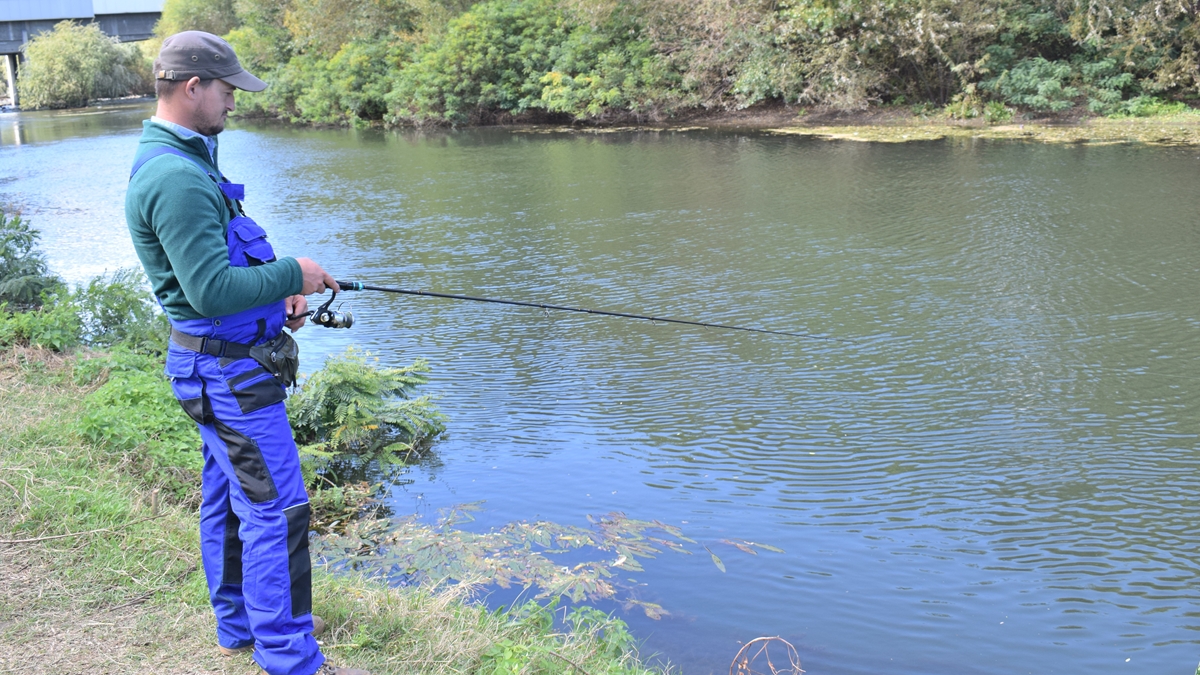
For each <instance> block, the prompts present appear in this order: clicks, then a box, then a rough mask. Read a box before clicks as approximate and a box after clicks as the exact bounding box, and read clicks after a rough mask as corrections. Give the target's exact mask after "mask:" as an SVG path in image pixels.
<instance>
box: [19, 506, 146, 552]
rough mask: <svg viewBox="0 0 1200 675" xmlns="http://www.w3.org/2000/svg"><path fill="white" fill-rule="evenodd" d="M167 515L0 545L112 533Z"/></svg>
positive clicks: (34, 542)
mask: <svg viewBox="0 0 1200 675" xmlns="http://www.w3.org/2000/svg"><path fill="white" fill-rule="evenodd" d="M165 515H166V514H165V513H164V514H160V515H157V516H149V517H147V518H139V519H137V520H131V521H129V522H128V523H125V524H123V525H114V526H112V527H102V528H100V529H98V530H88V531H87V532H68V533H67V534H55V535H51V536H48V537H34V538H32V539H0V544H11V545H16V544H36V543H37V542H39V541H50V540H52V539H66V538H67V537H83V536H86V535H89V534H96V533H99V532H110V531H112V530H119V529H121V528H124V527H129V526H130V525H136V524H138V523H144V522H146V521H147V520H155V519H158V518H162V517H163V516H165Z"/></svg>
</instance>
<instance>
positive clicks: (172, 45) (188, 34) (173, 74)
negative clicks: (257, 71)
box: [154, 30, 267, 91]
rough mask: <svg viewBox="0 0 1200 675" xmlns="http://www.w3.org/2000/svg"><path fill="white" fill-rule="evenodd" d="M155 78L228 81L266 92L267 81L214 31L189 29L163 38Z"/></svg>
mask: <svg viewBox="0 0 1200 675" xmlns="http://www.w3.org/2000/svg"><path fill="white" fill-rule="evenodd" d="M154 77H155V78H156V79H159V80H180V81H186V80H190V79H192V78H193V77H198V78H200V79H201V80H225V81H226V82H228V83H229V84H232V85H233V86H235V87H237V88H238V89H244V90H245V91H262V90H263V89H266V88H267V83H266V82H263V81H262V80H260V79H258V78H257V77H255V76H253V75H251V74H250V73H248V72H246V69H245V68H242V64H241V63H238V58H237V54H234V53H233V47H230V46H229V43H228V42H226V41H224V40H222V39H221V38H219V37H217V36H216V35H213V34H212V33H205V32H202V31H198V30H189V31H184V32H182V33H176V34H174V35H172V36H171V37H169V38H167V39H166V40H163V43H162V49H160V50H159V52H158V58H157V59H154Z"/></svg>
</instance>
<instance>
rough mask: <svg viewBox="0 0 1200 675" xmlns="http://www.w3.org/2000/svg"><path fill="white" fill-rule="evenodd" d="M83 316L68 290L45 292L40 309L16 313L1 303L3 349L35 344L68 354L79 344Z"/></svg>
mask: <svg viewBox="0 0 1200 675" xmlns="http://www.w3.org/2000/svg"><path fill="white" fill-rule="evenodd" d="M80 333H81V330H80V325H79V315H78V314H76V313H75V306H74V305H73V304H71V302H70V293H69V291H67V289H66V287H65V286H64V287H60V288H58V289H56V290H53V291H49V292H47V293H44V294H43V295H42V298H41V304H40V306H39V307H38V308H37V309H30V310H24V311H21V310H18V311H13V309H12V308H10V306H9V305H8V303H0V347H12V346H14V345H32V346H36V347H44V348H47V349H52V350H54V351H59V352H61V351H66V350H68V349H70V348H72V347H75V346H77V345H78V344H79V341H80Z"/></svg>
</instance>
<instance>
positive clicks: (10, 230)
mask: <svg viewBox="0 0 1200 675" xmlns="http://www.w3.org/2000/svg"><path fill="white" fill-rule="evenodd" d="M40 236H41V234H40V233H39V232H38V231H37V230H35V229H33V228H32V227H30V226H29V223H28V222H26V221H23V220H21V216H19V215H16V216H13V217H12V218H9V217H8V216H7V215H6V214H4V213H3V212H0V302H11V303H13V304H14V305H16V306H17V307H18V308H25V309H32V308H34V307H37V306H39V305H41V295H42V292H43V291H49V290H53V289H55V288H56V287H58V286H61V285H62V282H61V281H60V280H59V279H58V277H56V276H54V275H52V274H50V273H49V271H48V268H47V267H46V257H45V255H44V254H43V253H42V252H41V251H38V250H35V248H34V246H35V245H36V244H37V240H38V238H39V237H40Z"/></svg>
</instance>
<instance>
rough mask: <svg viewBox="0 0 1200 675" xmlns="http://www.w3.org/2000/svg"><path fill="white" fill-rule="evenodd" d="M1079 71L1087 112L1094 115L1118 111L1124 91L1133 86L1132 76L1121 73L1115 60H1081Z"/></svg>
mask: <svg viewBox="0 0 1200 675" xmlns="http://www.w3.org/2000/svg"><path fill="white" fill-rule="evenodd" d="M1079 71H1080V74H1081V75H1082V77H1083V84H1084V90H1085V91H1086V92H1087V97H1088V110H1090V111H1091V112H1094V113H1099V114H1102V115H1107V114H1111V113H1113V112H1115V111H1116V110H1118V109H1119V108H1120V107H1121V101H1122V99H1124V98H1125V93H1126V91H1128V90H1129V89H1130V88H1132V87H1133V85H1134V80H1133V74H1132V73H1128V72H1123V71H1121V69H1120V68H1118V67H1117V62H1116V60H1115V59H1101V60H1099V61H1091V62H1088V61H1083V60H1081V61H1080V64H1079Z"/></svg>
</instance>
